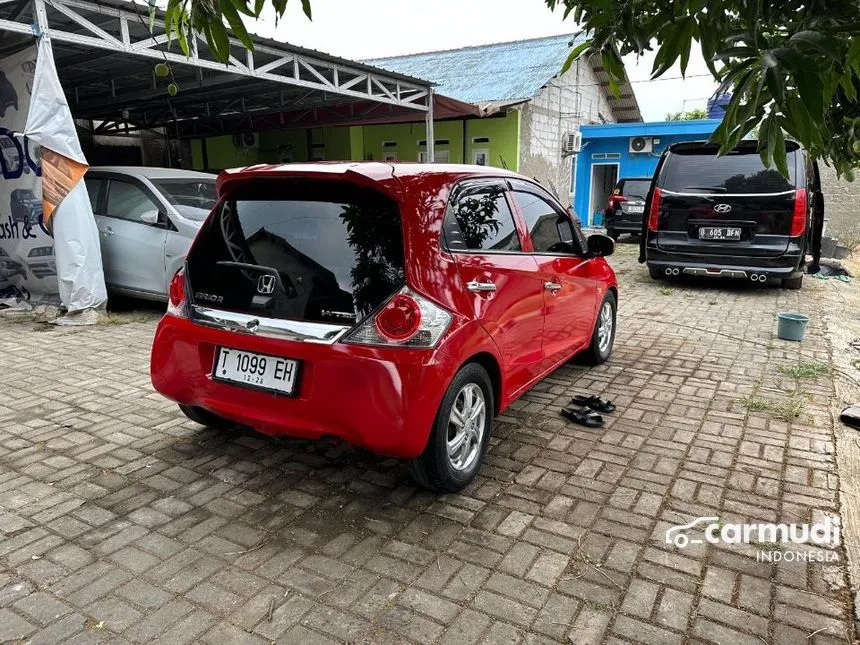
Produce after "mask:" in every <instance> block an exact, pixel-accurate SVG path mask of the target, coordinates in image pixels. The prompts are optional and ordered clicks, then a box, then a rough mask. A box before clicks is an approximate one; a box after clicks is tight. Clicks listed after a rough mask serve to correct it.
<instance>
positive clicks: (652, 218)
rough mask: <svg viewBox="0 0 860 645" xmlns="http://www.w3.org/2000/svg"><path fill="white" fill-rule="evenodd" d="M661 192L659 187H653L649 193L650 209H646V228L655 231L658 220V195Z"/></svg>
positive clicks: (659, 195)
mask: <svg viewBox="0 0 860 645" xmlns="http://www.w3.org/2000/svg"><path fill="white" fill-rule="evenodd" d="M662 194H663V191H661V190H660V189H659V188H655V189H654V194H653V195H651V210H650V211H648V230H649V231H656V230H657V225H658V223H659V221H660V197H661V195H662Z"/></svg>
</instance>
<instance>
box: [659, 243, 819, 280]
mask: <svg viewBox="0 0 860 645" xmlns="http://www.w3.org/2000/svg"><path fill="white" fill-rule="evenodd" d="M802 260H803V255H802V254H800V253H796V254H788V253H786V254H784V255H781V256H778V257H773V258H759V257H738V256H731V255H725V256H723V255H710V254H708V255H704V254H702V255H696V254H690V253H683V254H681V253H666V252H663V251H659V250H656V249H654V248H652V247H650V246H649V247H648V249H647V251H646V259H645V261H646V263H647V265H648V267H649V268H656V269H659V270H661V271H663V270H665V269H679V273H683V274H687V275H701V276H712V277H731V278H748V277H750V276H751V275H753V274H755V275H765V276H767V277H768V278H794V277H797V276H800V275H802V274H803V266H802V264H803V263H802Z"/></svg>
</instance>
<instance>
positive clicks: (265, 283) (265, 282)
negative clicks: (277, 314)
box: [257, 273, 275, 295]
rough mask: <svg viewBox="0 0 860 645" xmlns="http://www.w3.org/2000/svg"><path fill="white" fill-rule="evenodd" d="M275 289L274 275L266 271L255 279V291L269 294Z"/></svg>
mask: <svg viewBox="0 0 860 645" xmlns="http://www.w3.org/2000/svg"><path fill="white" fill-rule="evenodd" d="M274 290H275V276H273V275H270V274H268V273H266V274H264V275H261V276H260V278H259V279H258V280H257V293H262V294H263V295H269V294H270V293H272V292H273V291H274Z"/></svg>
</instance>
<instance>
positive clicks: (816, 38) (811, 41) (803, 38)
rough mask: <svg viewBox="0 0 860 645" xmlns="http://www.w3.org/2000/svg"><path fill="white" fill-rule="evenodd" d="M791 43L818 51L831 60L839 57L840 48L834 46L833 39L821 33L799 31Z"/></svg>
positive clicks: (791, 39) (790, 39)
mask: <svg viewBox="0 0 860 645" xmlns="http://www.w3.org/2000/svg"><path fill="white" fill-rule="evenodd" d="M789 41H790V42H793V43H798V44H800V45H803V46H806V47H807V48H809V49H814V50H817V51H819V52H821V53H822V54H825V55H827V56H829V57H831V58H837V57H839V48H838V47H836V46H835V45H834V40H833V38H832V37H829V36H827V35H825V34H823V33H821V32H820V31H812V30H806V31H799V32H797V33H796V34H794V35H793V36H792V37H791V38H789Z"/></svg>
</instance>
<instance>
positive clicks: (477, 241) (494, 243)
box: [444, 186, 522, 252]
mask: <svg viewBox="0 0 860 645" xmlns="http://www.w3.org/2000/svg"><path fill="white" fill-rule="evenodd" d="M444 235H445V242H446V245H447V247H448V249H449V250H451V251H457V250H462V251H465V250H469V251H512V252H517V251H521V250H522V246H521V245H520V238H519V236H518V235H517V229H516V226H515V225H514V216H513V213H511V209H510V207H509V206H508V202H507V200H506V199H505V190H504V188H502V187H501V186H485V187H481V188H478V189H474V190H469V191H468V192H466V193H464V194H461V195H460V196H458V197H457V201H456V202H455V203H454V205H453V206H452V207H451V208H450V209H449V210H448V213H447V215H446V216H445V225H444Z"/></svg>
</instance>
